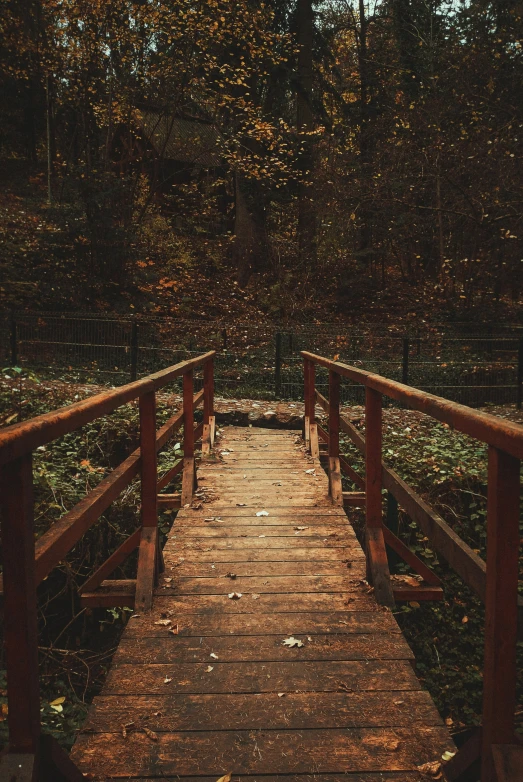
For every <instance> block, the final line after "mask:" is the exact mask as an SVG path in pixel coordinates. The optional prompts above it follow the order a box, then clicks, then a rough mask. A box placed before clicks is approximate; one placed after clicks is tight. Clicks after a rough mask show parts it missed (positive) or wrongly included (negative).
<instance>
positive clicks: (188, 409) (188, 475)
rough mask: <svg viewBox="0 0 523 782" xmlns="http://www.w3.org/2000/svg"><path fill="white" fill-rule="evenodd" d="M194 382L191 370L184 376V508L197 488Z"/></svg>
mask: <svg viewBox="0 0 523 782" xmlns="http://www.w3.org/2000/svg"><path fill="white" fill-rule="evenodd" d="M193 395H194V382H193V371H192V369H190V370H189V371H188V372H186V373H185V374H184V376H183V477H182V508H183V506H184V505H189V504H190V503H191V501H192V495H193V492H194V488H195V479H196V472H195V467H194V399H193Z"/></svg>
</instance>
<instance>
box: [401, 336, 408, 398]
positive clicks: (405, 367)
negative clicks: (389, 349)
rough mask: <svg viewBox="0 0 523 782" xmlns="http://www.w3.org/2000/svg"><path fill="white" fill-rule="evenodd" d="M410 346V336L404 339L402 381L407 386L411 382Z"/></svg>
mask: <svg viewBox="0 0 523 782" xmlns="http://www.w3.org/2000/svg"><path fill="white" fill-rule="evenodd" d="M409 347H410V340H409V338H408V337H405V338H404V339H403V359H402V362H401V382H402V383H405V385H406V386H408V384H409Z"/></svg>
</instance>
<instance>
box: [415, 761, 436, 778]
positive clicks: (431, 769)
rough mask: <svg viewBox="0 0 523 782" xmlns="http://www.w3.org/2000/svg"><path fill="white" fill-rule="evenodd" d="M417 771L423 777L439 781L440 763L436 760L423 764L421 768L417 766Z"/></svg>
mask: <svg viewBox="0 0 523 782" xmlns="http://www.w3.org/2000/svg"><path fill="white" fill-rule="evenodd" d="M417 769H418V771H419V772H420V774H423V776H426V777H431V778H432V779H441V776H442V775H441V763H439V762H438V761H437V760H435V761H434V762H433V763H423V765H422V766H417Z"/></svg>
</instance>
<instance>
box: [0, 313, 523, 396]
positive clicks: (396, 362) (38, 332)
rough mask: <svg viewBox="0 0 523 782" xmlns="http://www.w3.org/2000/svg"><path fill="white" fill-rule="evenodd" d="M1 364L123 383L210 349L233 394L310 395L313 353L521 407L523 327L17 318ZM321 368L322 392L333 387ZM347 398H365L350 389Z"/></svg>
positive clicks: (219, 383)
mask: <svg viewBox="0 0 523 782" xmlns="http://www.w3.org/2000/svg"><path fill="white" fill-rule="evenodd" d="M0 335H1V337H2V354H1V355H2V359H1V360H2V361H3V364H2V366H13V365H18V366H21V367H24V368H27V369H31V370H32V371H34V372H35V373H36V374H38V373H40V374H41V375H42V376H46V375H49V374H54V375H56V374H57V373H60V376H61V377H64V378H70V379H75V380H76V379H78V380H83V381H85V382H89V381H92V382H104V383H107V382H110V383H112V384H116V383H122V382H125V381H126V380H128V379H134V378H136V377H140V376H142V375H146V374H148V373H150V372H153V371H155V370H158V369H160V368H162V367H165V366H166V365H167V364H169V363H175V362H177V361H181V360H183V359H185V358H187V357H189V356H191V355H193V354H199V353H201V352H203V351H205V350H210V349H214V350H217V351H218V356H217V361H216V391H217V393H218V394H221V395H224V396H236V397H247V398H249V397H250V398H256V397H265V398H282V399H301V398H302V393H303V380H302V362H301V358H300V355H299V352H300V350H310V351H312V352H315V353H319V354H321V355H325V356H328V357H330V358H334V356H337V357H339V360H340V361H345V362H346V363H349V364H355V365H356V366H359V367H361V368H363V369H366V370H369V371H371V372H377V373H379V374H382V375H385V376H386V377H390V378H393V379H395V380H400V381H402V382H404V383H409V384H410V385H413V386H416V387H417V388H421V389H423V390H425V391H429V392H431V393H435V394H438V395H440V396H444V397H447V398H449V399H452V400H455V401H459V402H463V403H465V404H469V405H472V406H479V405H483V404H486V403H496V404H502V403H517V404H518V405H519V406H521V393H522V381H523V326H520V325H514V326H504V327H501V326H495V327H494V326H489V325H485V326H481V327H479V326H478V325H477V324H475V325H473V326H470V325H468V324H454V325H452V326H449V325H441V326H430V327H429V326H427V325H424V326H423V328H422V329H421V328H420V329H419V330H416V331H414V330H412V331H411V332H410V333H394V332H392V331H391V330H386V329H383V328H376V327H375V328H370V327H369V328H367V329H365V330H360V331H357V330H355V329H352V328H351V327H349V326H346V325H342V324H308V325H293V326H292V327H279V326H277V325H274V324H267V323H265V322H260V323H258V324H257V323H246V324H239V323H235V324H231V323H225V322H217V321H204V320H202V321H188V320H179V319H174V318H162V319H158V318H148V317H139V318H132V317H122V316H109V315H107V316H106V315H104V316H98V315H97V316H94V315H92V316H91V315H75V314H63V315H62V314H57V313H45V312H41V313H12V314H11V315H9V316H8V317H6V318H4V319H3V320H2V321H1V322H0ZM326 385H327V378H326V377H324V376H323V374H322V373H321V372H319V375H318V378H317V386H318V389H319V390H320V391H321V390H322V388H324V387H326ZM343 401H344V402H352V403H355V404H359V403H362V402H363V397H362V390H361V388H360V387H356V386H354V387H353V386H351V385H350V384H347V385H346V386H345V387H344V390H343Z"/></svg>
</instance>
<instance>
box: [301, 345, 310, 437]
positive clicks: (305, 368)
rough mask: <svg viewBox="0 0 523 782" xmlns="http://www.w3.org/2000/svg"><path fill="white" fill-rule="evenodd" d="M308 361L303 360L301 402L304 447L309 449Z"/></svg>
mask: <svg viewBox="0 0 523 782" xmlns="http://www.w3.org/2000/svg"><path fill="white" fill-rule="evenodd" d="M309 372H310V370H309V359H307V358H304V359H303V402H304V411H303V412H304V417H303V437H304V440H305V447H306V448H307V450H308V449H309V442H310V438H311V430H310V425H311V412H310V401H311V400H310V394H309V380H310V377H309Z"/></svg>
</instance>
